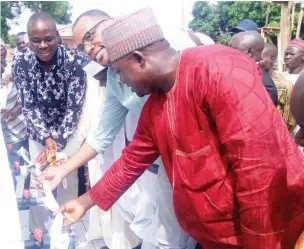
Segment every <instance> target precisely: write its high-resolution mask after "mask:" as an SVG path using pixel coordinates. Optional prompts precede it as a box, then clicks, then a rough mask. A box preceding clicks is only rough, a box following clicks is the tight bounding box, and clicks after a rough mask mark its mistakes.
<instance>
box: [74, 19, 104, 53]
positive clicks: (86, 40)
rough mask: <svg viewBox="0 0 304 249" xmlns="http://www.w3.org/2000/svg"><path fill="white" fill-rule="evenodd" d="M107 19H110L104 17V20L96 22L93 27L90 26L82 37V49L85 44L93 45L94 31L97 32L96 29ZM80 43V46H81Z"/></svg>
mask: <svg viewBox="0 0 304 249" xmlns="http://www.w3.org/2000/svg"><path fill="white" fill-rule="evenodd" d="M107 20H109V19H104V20H101V21H99V22H98V23H96V24H95V25H94V26H93V27H92V28H90V29H89V30H88V31H87V32H86V33H85V35H84V36H83V38H82V44H81V45H82V50H83V48H84V46H85V45H87V46H91V45H92V42H93V38H94V33H95V31H96V29H97V28H98V26H99V25H100V24H101V23H103V22H105V21H107ZM81 45H80V46H81Z"/></svg>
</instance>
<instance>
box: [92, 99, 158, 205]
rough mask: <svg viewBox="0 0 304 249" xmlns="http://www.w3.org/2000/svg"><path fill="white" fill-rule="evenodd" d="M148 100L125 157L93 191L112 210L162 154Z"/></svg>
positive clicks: (97, 198)
mask: <svg viewBox="0 0 304 249" xmlns="http://www.w3.org/2000/svg"><path fill="white" fill-rule="evenodd" d="M147 104H148V102H147V103H146V105H145V106H144V108H143V110H142V113H141V116H140V119H139V122H138V126H137V130H136V133H135V135H134V138H133V140H132V142H131V143H130V144H129V145H128V147H126V148H125V149H124V150H123V152H122V155H121V157H120V158H119V159H118V160H117V161H116V162H115V163H114V164H113V165H112V166H111V168H110V169H109V170H108V171H107V172H106V174H105V175H104V176H103V177H102V178H101V180H99V181H98V182H97V184H96V185H95V186H94V187H93V188H92V189H91V190H90V191H89V194H90V196H91V198H92V200H93V202H94V203H95V204H96V205H97V206H98V207H100V208H101V209H103V210H105V211H106V210H108V209H109V208H111V206H112V205H113V204H114V203H115V202H116V201H117V200H118V198H119V197H120V196H121V195H122V194H123V193H124V192H125V191H127V190H128V188H129V187H130V186H131V185H132V184H133V183H134V182H135V181H136V180H137V178H139V177H140V176H141V175H142V174H143V173H144V171H145V170H146V169H147V168H148V167H149V166H150V165H151V164H153V163H154V161H155V160H156V159H157V158H158V157H159V152H158V149H157V147H156V145H155V143H154V141H153V139H152V138H151V136H150V126H151V123H150V122H149V121H148V119H149V112H148V110H149V109H148V106H147Z"/></svg>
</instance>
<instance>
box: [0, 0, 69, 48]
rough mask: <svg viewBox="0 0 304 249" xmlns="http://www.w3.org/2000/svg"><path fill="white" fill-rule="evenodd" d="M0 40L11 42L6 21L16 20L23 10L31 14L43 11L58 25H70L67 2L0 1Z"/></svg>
mask: <svg viewBox="0 0 304 249" xmlns="http://www.w3.org/2000/svg"><path fill="white" fill-rule="evenodd" d="M0 4H1V38H2V39H4V41H5V42H6V43H10V42H12V39H13V38H12V37H11V38H10V37H9V35H8V32H9V30H10V27H9V24H8V20H14V19H15V18H17V17H18V16H19V15H20V14H21V13H22V11H23V10H24V9H30V10H31V11H33V12H37V11H44V12H47V13H49V14H50V15H51V16H52V17H53V18H54V19H55V21H56V23H58V24H68V23H71V13H70V12H71V9H72V6H71V5H70V4H69V3H68V2H67V1H1V2H0Z"/></svg>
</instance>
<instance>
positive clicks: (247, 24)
mask: <svg viewBox="0 0 304 249" xmlns="http://www.w3.org/2000/svg"><path fill="white" fill-rule="evenodd" d="M258 29H259V28H258V25H257V24H256V23H255V22H254V21H252V20H250V19H244V20H242V21H240V22H239V24H238V25H237V26H236V27H235V28H232V29H230V32H232V33H235V34H236V33H239V32H244V31H251V30H253V31H258Z"/></svg>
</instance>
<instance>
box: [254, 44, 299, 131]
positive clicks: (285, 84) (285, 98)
mask: <svg viewBox="0 0 304 249" xmlns="http://www.w3.org/2000/svg"><path fill="white" fill-rule="evenodd" d="M277 56H278V49H277V47H276V46H275V45H274V44H271V43H265V46H264V50H263V53H262V59H261V61H260V66H261V67H262V68H263V69H264V70H265V71H266V72H267V73H268V74H269V76H270V77H271V78H272V80H273V82H274V84H275V86H276V88H277V90H278V101H279V104H278V106H277V109H278V111H279V112H280V113H281V115H282V117H283V119H284V121H285V123H286V125H287V128H288V130H289V132H292V131H293V130H294V128H295V127H296V121H295V119H294V118H293V117H292V115H291V112H290V106H289V101H290V95H291V91H292V87H293V85H292V84H291V83H290V82H289V81H288V80H287V79H286V78H285V76H284V75H283V74H282V73H280V72H277V71H275V70H274V69H273V68H274V63H275V62H276V60H277Z"/></svg>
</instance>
